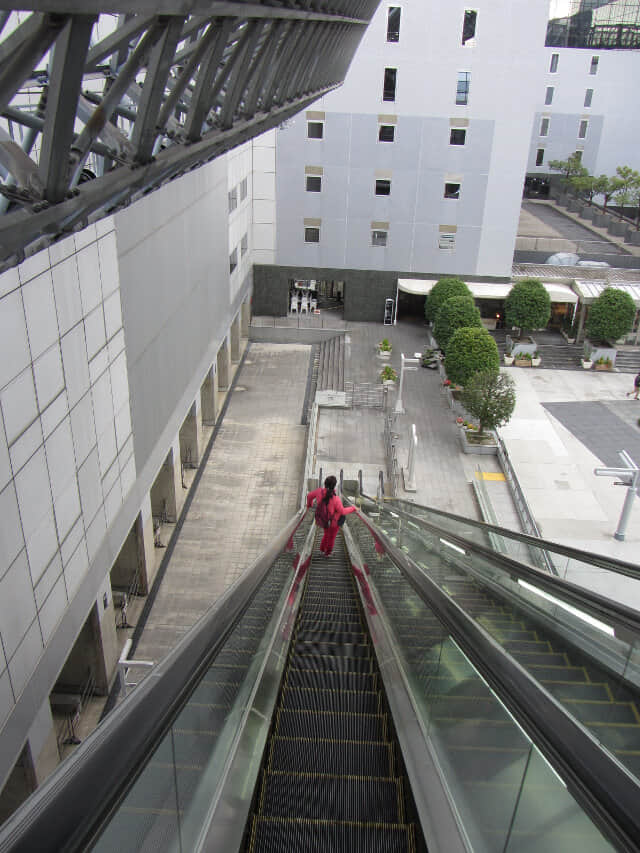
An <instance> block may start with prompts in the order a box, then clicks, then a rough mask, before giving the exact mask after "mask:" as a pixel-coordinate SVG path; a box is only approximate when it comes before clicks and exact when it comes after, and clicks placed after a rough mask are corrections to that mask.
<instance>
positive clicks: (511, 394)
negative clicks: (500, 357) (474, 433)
mask: <svg viewBox="0 0 640 853" xmlns="http://www.w3.org/2000/svg"><path fill="white" fill-rule="evenodd" d="M460 401H461V403H462V405H463V406H464V407H465V409H466V410H467V411H468V412H469V414H470V415H473V417H474V418H477V419H478V425H479V430H478V431H479V434H480V435H482V433H483V431H484V430H485V429H495V428H496V427H499V426H502V425H503V424H506V423H507V421H508V420H509V418H510V417H511V415H512V414H513V410H514V408H515V405H516V391H515V382H514V381H513V379H512V378H511V377H510V376H507V374H506V373H495V372H494V371H493V370H482V371H480V372H479V373H475V374H474V375H473V376H472V377H471V379H470V380H469V382H468V383H467V384H466V385H465V387H464V390H463V392H462V394H461V396H460Z"/></svg>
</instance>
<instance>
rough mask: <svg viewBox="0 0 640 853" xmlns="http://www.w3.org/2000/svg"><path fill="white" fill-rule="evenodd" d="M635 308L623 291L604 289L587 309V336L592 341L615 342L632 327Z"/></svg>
mask: <svg viewBox="0 0 640 853" xmlns="http://www.w3.org/2000/svg"><path fill="white" fill-rule="evenodd" d="M635 313H636V306H635V304H634V302H633V299H632V298H631V296H630V295H629V294H628V293H625V291H624V290H618V288H616V287H606V288H605V289H604V290H603V291H602V293H601V294H600V296H598V298H597V299H596V300H595V302H594V303H593V304H592V305H591V307H590V308H589V315H588V317H587V324H586V328H587V334H588V335H589V337H590V338H591V340H592V341H617V340H618V338H621V337H622V336H623V335H626V334H627V332H628V331H630V329H631V327H632V326H633V318H634V317H635Z"/></svg>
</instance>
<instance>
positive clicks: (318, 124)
mask: <svg viewBox="0 0 640 853" xmlns="http://www.w3.org/2000/svg"><path fill="white" fill-rule="evenodd" d="M312 127H319V128H320V134H319V135H315V134H311V132H310V131H311V128H312ZM307 139H324V122H323V121H318V119H307Z"/></svg>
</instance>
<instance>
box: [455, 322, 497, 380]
mask: <svg viewBox="0 0 640 853" xmlns="http://www.w3.org/2000/svg"><path fill="white" fill-rule="evenodd" d="M444 367H445V370H446V371H447V376H448V377H449V379H450V380H451V381H452V382H456V383H458V385H466V384H467V382H468V381H469V380H470V379H471V377H472V376H473V375H474V373H478V372H479V371H483V370H489V371H492V372H493V373H498V371H499V370H500V355H499V354H498V347H497V346H496V342H495V341H494V339H493V338H492V337H491V335H490V334H489V332H487V330H486V329H485V328H483V327H479V328H478V327H474V328H471V329H470V328H463V329H458V330H457V331H455V332H454V333H453V335H452V336H451V339H450V340H449V343H448V345H447V354H446V356H445V359H444Z"/></svg>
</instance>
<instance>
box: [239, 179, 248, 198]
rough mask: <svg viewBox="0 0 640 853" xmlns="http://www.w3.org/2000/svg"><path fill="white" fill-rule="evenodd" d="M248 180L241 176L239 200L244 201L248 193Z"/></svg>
mask: <svg viewBox="0 0 640 853" xmlns="http://www.w3.org/2000/svg"><path fill="white" fill-rule="evenodd" d="M248 186H249V185H248V181H247V178H243V179H242V180H241V181H240V201H244V200H245V198H246V197H247V195H248Z"/></svg>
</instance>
